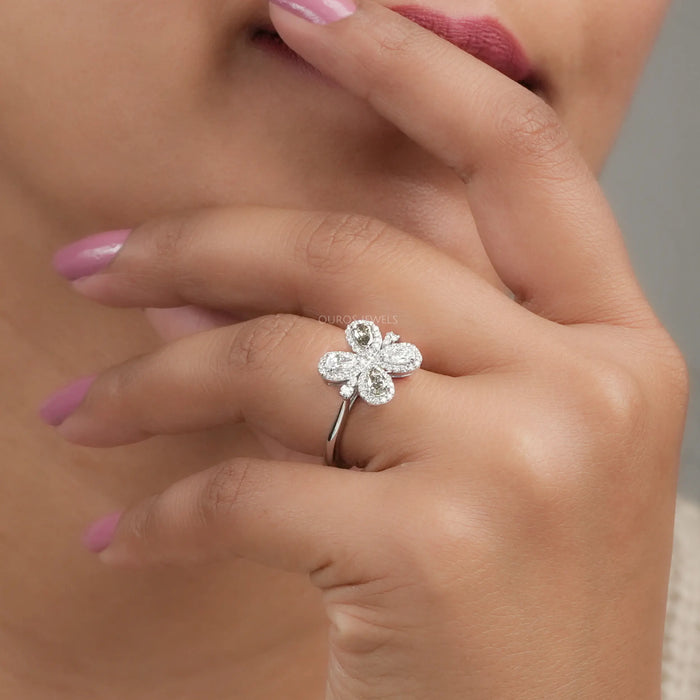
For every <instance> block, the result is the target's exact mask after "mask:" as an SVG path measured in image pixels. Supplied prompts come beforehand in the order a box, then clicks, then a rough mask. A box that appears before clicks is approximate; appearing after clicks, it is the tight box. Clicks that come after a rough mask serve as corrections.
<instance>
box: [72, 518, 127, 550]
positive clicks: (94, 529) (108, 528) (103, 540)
mask: <svg viewBox="0 0 700 700" xmlns="http://www.w3.org/2000/svg"><path fill="white" fill-rule="evenodd" d="M121 517H122V514H121V511H120V512H119V513H112V514H111V515H106V516H105V517H104V518H100V519H99V520H96V521H95V522H94V523H93V524H92V525H90V526H89V527H88V528H87V530H85V532H84V533H83V537H82V540H83V544H84V545H85V548H86V549H88V550H90V551H91V552H92V553H93V554H99V553H100V552H101V551H103V550H105V549H107V547H109V545H110V543H111V542H112V538H113V537H114V532H115V531H116V529H117V525H118V524H119V520H120V518H121Z"/></svg>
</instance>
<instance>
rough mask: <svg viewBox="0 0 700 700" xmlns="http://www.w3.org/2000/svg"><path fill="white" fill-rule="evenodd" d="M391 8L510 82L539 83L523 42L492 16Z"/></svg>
mask: <svg viewBox="0 0 700 700" xmlns="http://www.w3.org/2000/svg"><path fill="white" fill-rule="evenodd" d="M390 9H391V10H393V11H394V12H396V13H398V14H400V15H402V16H403V17H406V18H407V19H410V20H411V21H413V22H415V23H416V24H419V25H420V26H421V27H424V28H425V29H428V30H430V31H431V32H433V33H434V34H437V35H438V36H439V37H442V38H443V39H445V40H447V41H449V42H450V43H451V44H454V45H455V46H457V47H459V48H460V49H462V50H463V51H466V52H467V53H469V54H471V55H472V56H474V57H475V58H478V59H479V60H481V61H483V62H484V63H486V64H488V65H489V66H491V67H492V68H495V69H496V70H498V71H500V72H501V73H503V74H504V75H506V76H508V77H509V78H510V79H511V80H514V81H516V82H518V83H521V84H523V85H525V86H526V87H530V88H532V87H534V85H535V83H537V82H538V80H537V77H536V73H535V70H534V68H533V65H532V63H531V62H530V60H529V59H528V57H527V55H526V53H525V51H524V50H523V48H522V46H521V45H520V43H519V42H518V41H517V39H516V38H515V37H514V36H513V35H512V34H511V33H510V32H509V31H508V30H507V29H506V28H505V27H504V26H503V25H502V24H501V23H500V22H499V21H498V20H497V19H494V18H493V17H461V18H455V17H448V16H447V15H444V14H442V13H441V12H437V11H436V10H430V9H428V8H425V7H419V6H417V5H398V6H395V7H391V8H390Z"/></svg>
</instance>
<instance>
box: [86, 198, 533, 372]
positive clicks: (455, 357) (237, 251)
mask: <svg viewBox="0 0 700 700" xmlns="http://www.w3.org/2000/svg"><path fill="white" fill-rule="evenodd" d="M438 280H439V284H436V281H438ZM73 284H74V286H75V288H76V289H78V290H79V291H80V292H81V293H83V294H85V295H87V296H89V297H90V298H92V299H95V300H96V301H99V302H100V303H104V304H110V305H120V306H138V307H168V306H170V307H179V306H182V305H184V304H194V305H197V306H204V307H208V308H212V309H219V310H222V311H226V312H227V313H233V314H234V315H235V316H236V317H237V318H239V319H246V318H254V317H256V316H261V315H264V314H271V313H289V314H298V315H301V316H308V317H309V318H314V319H316V318H320V319H322V320H325V321H327V322H328V323H331V324H334V325H337V326H340V327H343V328H344V327H345V326H346V325H347V323H349V321H350V320H352V319H353V318H369V319H371V320H375V321H376V322H377V324H378V325H379V326H380V327H381V328H382V329H383V330H385V331H386V330H394V331H395V332H397V333H398V334H400V335H401V336H402V337H403V338H404V339H405V340H408V341H410V342H412V343H414V344H415V345H417V346H418V347H419V348H420V349H421V352H423V354H424V356H425V358H426V361H427V363H428V364H426V367H427V368H428V369H430V370H431V371H436V372H441V373H443V374H450V375H458V374H465V373H467V372H469V371H473V370H474V369H475V368H478V367H486V366H491V365H492V364H493V363H503V362H507V361H509V360H512V359H514V357H515V356H516V354H517V356H518V357H520V356H521V355H522V353H523V352H525V351H526V350H527V348H526V347H525V346H523V347H520V348H518V349H517V352H516V353H513V352H509V351H508V350H506V349H505V348H506V347H511V346H510V345H504V344H503V342H502V340H501V338H502V334H503V328H504V327H507V328H509V329H510V332H511V334H512V335H513V336H514V337H524V336H525V334H526V330H525V328H526V326H528V325H531V324H532V323H533V322H534V321H535V320H539V319H535V317H533V316H532V314H529V313H526V312H525V311H524V310H523V309H522V308H521V307H519V306H518V305H517V304H513V303H512V301H511V300H510V299H509V298H508V297H507V296H505V295H504V294H503V293H502V292H500V291H498V290H496V289H494V287H493V286H492V285H490V284H489V283H488V282H486V281H485V280H483V279H482V278H481V277H479V276H478V275H477V274H476V273H474V272H472V271H471V270H469V269H468V268H466V267H465V266H464V265H462V264H461V263H459V262H457V261H456V260H454V259H453V258H451V257H450V256H449V255H447V254H445V253H444V252H442V251H440V250H438V249H437V248H435V247H434V246H432V245H430V244H428V243H426V242H424V241H421V240H419V239H417V238H415V237H414V236H411V235H409V234H406V233H404V232H402V231H398V230H396V229H394V228H393V227H391V226H388V225H386V224H384V223H382V222H379V221H376V220H372V219H369V218H366V217H361V216H350V215H345V214H337V213H330V214H329V213H325V212H302V211H294V210H285V209H274V208H270V207H231V208H221V209H212V210H204V211H198V212H195V213H191V214H184V215H177V216H173V217H168V218H163V219H159V220H157V221H153V222H148V223H145V224H143V225H142V226H139V227H138V228H136V229H135V230H134V231H132V233H131V235H130V236H129V238H128V239H127V241H126V242H125V244H124V246H123V248H122V249H121V251H120V253H119V255H118V256H117V257H116V259H115V260H114V261H113V262H112V263H111V264H110V265H109V266H108V267H107V268H106V269H105V270H104V271H103V272H101V273H99V274H96V275H93V276H91V277H87V278H85V279H82V280H79V281H78V282H74V283H73ZM477 337H478V338H479V342H478V343H475V342H473V341H474V340H476V338H477ZM466 338H470V339H471V341H472V347H471V349H470V352H469V353H467V354H463V353H455V352H452V351H448V349H449V348H451V347H452V346H454V345H455V344H458V345H462V344H463V343H464V342H465V339H466Z"/></svg>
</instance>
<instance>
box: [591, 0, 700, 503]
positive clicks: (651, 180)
mask: <svg viewBox="0 0 700 700" xmlns="http://www.w3.org/2000/svg"><path fill="white" fill-rule="evenodd" d="M698 37H700V2H699V1H698V0H675V3H674V5H672V7H671V10H670V12H669V15H668V17H667V19H666V23H665V25H664V27H663V29H662V32H661V36H660V39H659V43H658V45H657V47H656V49H655V52H654V54H653V55H652V57H651V60H650V62H649V63H648V65H647V68H646V71H645V75H644V77H643V79H642V83H641V85H640V89H639V92H638V94H637V96H636V98H635V101H634V103H633V105H632V110H631V112H630V114H629V117H628V119H627V122H626V124H625V126H624V128H623V130H622V132H621V134H620V140H619V141H618V144H617V147H616V149H615V151H614V153H613V154H612V156H611V158H610V160H609V161H608V164H607V166H606V169H605V171H604V173H603V177H602V183H603V187H604V188H605V190H606V192H607V194H608V197H609V198H610V201H611V203H612V206H613V208H614V210H615V212H616V213H617V216H618V219H619V221H620V224H621V226H622V229H623V231H624V233H625V238H626V240H627V244H628V247H629V250H630V255H631V257H632V261H633V263H634V265H635V268H636V270H637V273H638V275H639V278H640V279H641V282H642V284H643V286H644V288H645V290H646V292H647V295H648V296H649V298H650V300H651V302H652V304H653V306H654V308H655V309H656V312H657V314H658V315H659V316H660V318H661V319H662V320H663V321H664V323H665V325H666V327H667V328H668V329H669V330H670V332H671V334H672V335H673V336H674V338H675V339H676V341H677V343H678V344H679V345H680V347H681V349H682V350H683V351H684V353H685V355H686V358H687V360H688V364H689V366H690V370H691V375H692V376H691V383H692V386H691V406H690V411H689V415H688V421H687V425H686V436H685V442H684V447H683V456H682V469H681V481H680V490H681V492H682V493H684V494H686V495H689V496H692V497H693V498H695V499H697V500H700V396H698V394H699V393H700V304H699V301H700V46H699V43H698Z"/></svg>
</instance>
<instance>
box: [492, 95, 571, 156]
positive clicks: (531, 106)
mask: <svg viewBox="0 0 700 700" xmlns="http://www.w3.org/2000/svg"><path fill="white" fill-rule="evenodd" d="M517 99H518V100H520V101H524V104H522V105H520V106H519V107H516V108H513V104H512V100H513V98H512V96H510V95H509V98H508V102H509V104H507V105H504V108H503V109H499V110H497V113H498V114H499V115H500V117H499V118H498V119H497V121H496V125H495V130H496V136H497V140H498V142H499V143H501V144H502V146H503V147H504V148H505V149H506V151H507V152H508V153H509V154H510V155H511V156H514V157H515V158H517V159H518V160H520V161H521V162H523V161H524V162H525V163H532V164H543V163H548V162H551V161H559V160H561V159H562V156H563V154H564V152H565V151H566V150H567V147H568V144H569V142H570V139H569V135H568V133H567V131H566V129H565V127H564V125H563V124H562V122H561V120H560V119H559V116H558V115H557V113H556V112H555V111H554V110H553V109H552V108H551V107H550V106H549V105H548V104H546V103H545V102H543V101H542V100H540V99H539V98H535V97H531V96H526V97H524V98H523V96H522V95H520V96H519V97H518V98H517Z"/></svg>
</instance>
